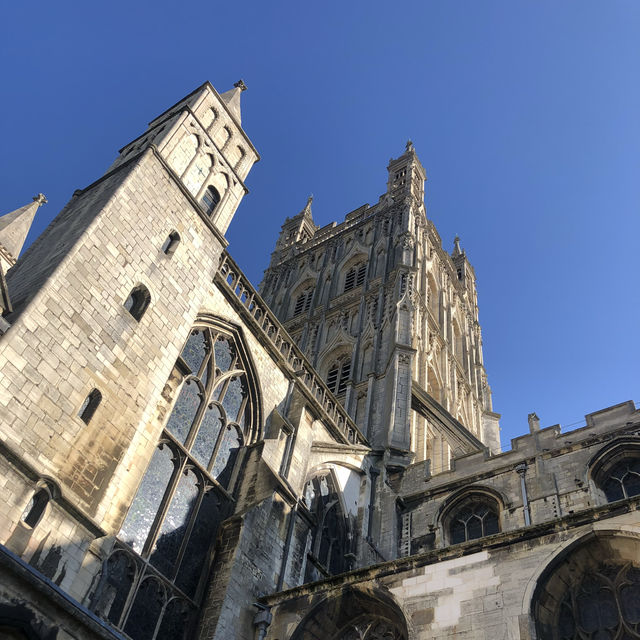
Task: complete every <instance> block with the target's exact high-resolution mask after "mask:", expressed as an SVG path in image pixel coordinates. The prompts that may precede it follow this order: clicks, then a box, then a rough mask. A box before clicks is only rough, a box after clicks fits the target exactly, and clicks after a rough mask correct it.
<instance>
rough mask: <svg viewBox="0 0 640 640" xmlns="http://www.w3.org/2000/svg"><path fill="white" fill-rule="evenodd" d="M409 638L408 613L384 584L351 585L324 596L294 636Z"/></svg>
mask: <svg viewBox="0 0 640 640" xmlns="http://www.w3.org/2000/svg"><path fill="white" fill-rule="evenodd" d="M318 629H322V633H323V635H322V637H323V638H327V640H379V639H380V638H384V640H407V638H408V637H409V632H408V628H407V622H406V617H405V615H404V613H403V611H402V609H401V608H400V607H399V606H398V604H397V603H396V602H395V601H394V599H393V597H392V596H391V595H390V594H389V592H388V591H387V590H386V589H384V588H382V587H370V588H353V587H348V588H346V589H345V590H344V591H343V592H342V593H340V594H339V595H335V596H333V597H328V598H324V599H323V600H321V601H320V602H319V603H318V604H316V605H315V606H314V607H313V608H312V609H311V611H310V612H309V613H308V614H307V615H306V616H305V618H304V619H303V620H302V621H301V622H300V624H299V625H298V627H297V628H296V630H295V631H294V632H293V635H292V636H291V640H307V639H308V638H317V637H318V636H317V630H318Z"/></svg>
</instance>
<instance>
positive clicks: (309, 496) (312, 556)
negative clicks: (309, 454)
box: [304, 472, 350, 582]
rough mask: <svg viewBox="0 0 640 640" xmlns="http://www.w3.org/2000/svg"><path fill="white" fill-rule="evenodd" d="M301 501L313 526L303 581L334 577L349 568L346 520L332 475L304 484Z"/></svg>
mask: <svg viewBox="0 0 640 640" xmlns="http://www.w3.org/2000/svg"><path fill="white" fill-rule="evenodd" d="M304 502H305V504H306V506H307V508H308V509H309V511H310V512H311V513H312V514H313V516H314V519H315V523H314V526H313V528H312V532H311V544H310V547H309V553H308V555H307V567H306V572H305V582H310V581H313V580H318V579H320V578H322V577H326V576H328V575H336V574H338V573H343V572H344V571H348V570H349V568H350V563H349V558H348V557H347V554H348V553H349V550H350V549H349V540H348V532H347V521H346V518H345V516H344V512H343V510H342V506H341V504H340V497H339V495H338V492H337V490H336V486H335V482H334V480H333V477H332V475H331V472H327V473H325V474H323V475H318V476H316V477H315V478H312V479H311V480H309V482H307V485H306V487H305V492H304Z"/></svg>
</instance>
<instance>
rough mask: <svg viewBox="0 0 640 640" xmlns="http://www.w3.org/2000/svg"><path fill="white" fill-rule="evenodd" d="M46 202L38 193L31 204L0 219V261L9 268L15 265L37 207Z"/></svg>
mask: <svg viewBox="0 0 640 640" xmlns="http://www.w3.org/2000/svg"><path fill="white" fill-rule="evenodd" d="M46 202H47V199H46V198H45V196H44V194H42V193H39V194H38V195H37V196H34V197H33V202H31V203H29V204H26V205H24V207H20V208H19V209H16V210H15V211H12V212H11V213H7V214H6V215H4V216H2V217H1V218H0V260H2V262H7V263H8V266H9V267H11V266H13V265H14V264H15V263H16V260H17V259H18V256H19V255H20V251H22V247H23V246H24V241H25V240H26V239H27V234H28V233H29V229H30V228H31V223H32V222H33V217H34V216H35V215H36V211H37V210H38V207H39V206H40V205H41V204H46ZM3 266H5V265H4V264H3ZM7 268H8V267H7Z"/></svg>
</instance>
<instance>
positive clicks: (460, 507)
mask: <svg viewBox="0 0 640 640" xmlns="http://www.w3.org/2000/svg"><path fill="white" fill-rule="evenodd" d="M499 513H500V509H499V506H498V503H497V501H496V500H495V499H494V498H492V497H490V496H489V495H487V494H484V493H471V494H469V495H467V496H464V497H462V498H461V499H459V500H456V501H455V503H454V504H453V505H452V506H451V507H450V508H449V509H448V510H447V514H446V515H445V517H444V518H443V524H444V529H445V536H446V538H447V539H448V542H449V544H458V543H460V542H467V541H468V540H476V539H478V538H484V537H485V536H490V535H492V534H494V533H498V532H499V531H500V516H499Z"/></svg>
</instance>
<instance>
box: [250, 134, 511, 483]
mask: <svg viewBox="0 0 640 640" xmlns="http://www.w3.org/2000/svg"><path fill="white" fill-rule="evenodd" d="M425 179H426V174H425V171H424V168H423V167H422V164H421V163H420V160H419V158H418V156H417V154H416V152H415V149H414V146H413V144H412V143H411V142H408V143H407V146H406V149H405V153H404V154H403V155H401V156H400V157H399V158H396V159H392V160H391V161H390V162H389V166H388V181H387V191H386V193H385V194H384V195H382V196H381V197H380V200H379V202H378V203H377V204H376V205H374V206H369V205H368V204H366V205H363V206H362V207H360V208H358V209H356V210H355V211H352V212H351V213H349V214H347V216H346V217H345V220H344V222H342V223H341V224H336V223H332V224H330V225H327V226H325V227H322V228H318V227H317V226H316V225H315V223H314V222H313V218H312V214H311V200H309V202H308V203H307V205H306V207H305V208H304V209H303V211H302V212H301V213H299V214H298V215H297V216H295V217H294V218H291V219H287V221H286V222H285V224H284V225H283V227H282V232H281V234H280V237H279V239H278V242H277V244H276V248H275V251H274V252H273V254H272V257H271V262H270V265H269V268H268V269H267V270H266V272H265V276H264V280H263V282H262V285H261V292H262V295H263V297H264V299H265V300H266V302H267V303H268V304H269V305H270V306H271V308H272V309H273V310H274V311H275V312H276V314H277V315H278V317H279V318H280V320H281V321H283V322H284V323H285V326H286V327H287V329H288V330H289V331H290V333H291V334H292V336H293V337H294V339H295V340H297V342H298V344H299V345H300V346H301V348H302V349H303V350H304V351H305V353H306V354H307V356H308V357H309V358H310V360H311V361H312V363H313V364H314V365H315V366H316V368H317V369H318V371H319V372H320V374H321V375H323V376H324V377H325V380H326V382H327V385H328V386H329V388H330V389H331V390H332V391H333V392H334V393H335V394H336V395H337V396H338V398H339V399H340V401H341V402H342V403H343V404H344V406H345V408H346V409H347V411H348V412H349V413H350V414H351V416H352V417H353V418H354V419H355V420H356V422H357V424H358V426H359V427H360V429H361V430H362V431H363V432H364V433H365V434H366V435H367V437H368V438H369V440H370V441H371V442H372V444H373V446H374V449H376V450H378V451H379V452H380V453H381V454H384V460H385V465H386V466H387V467H388V468H395V467H399V468H400V467H403V466H405V465H406V464H408V463H410V462H412V461H420V460H426V459H429V460H430V461H431V465H432V469H433V471H434V472H437V471H440V470H444V469H447V468H448V465H449V459H450V457H451V455H452V453H454V452H455V453H461V452H464V451H465V450H468V451H471V450H474V449H476V448H477V447H478V446H482V444H484V445H486V446H488V447H489V448H490V449H492V450H493V451H497V450H499V436H498V432H499V429H498V417H499V416H498V415H497V414H495V413H493V411H492V406H491V392H490V389H489V387H488V384H487V378H486V374H485V371H484V367H483V364H482V341H481V334H480V325H479V322H478V307H477V296H476V288H475V275H474V272H473V268H472V266H471V264H470V263H469V261H468V260H467V258H466V254H465V253H464V251H462V249H461V248H460V243H459V239H457V238H456V242H455V247H454V250H453V253H452V254H451V255H450V254H448V253H447V252H446V251H445V250H444V249H443V248H442V245H441V241H440V237H439V235H438V232H437V231H436V228H435V226H434V225H433V222H432V221H431V220H429V219H427V216H426V211H425V206H424V182H425Z"/></svg>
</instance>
